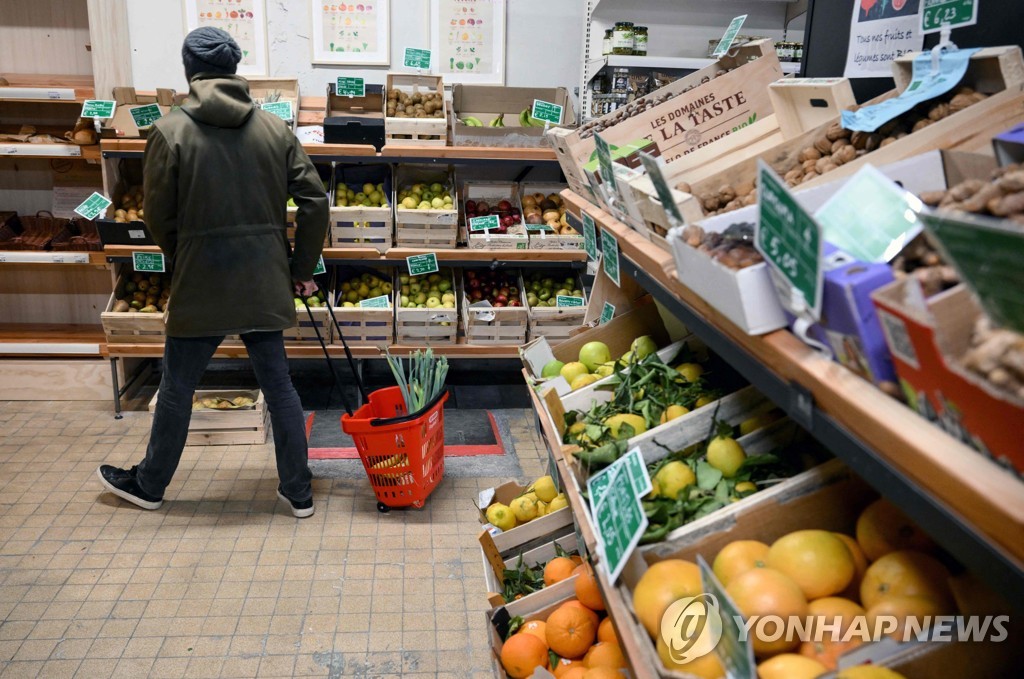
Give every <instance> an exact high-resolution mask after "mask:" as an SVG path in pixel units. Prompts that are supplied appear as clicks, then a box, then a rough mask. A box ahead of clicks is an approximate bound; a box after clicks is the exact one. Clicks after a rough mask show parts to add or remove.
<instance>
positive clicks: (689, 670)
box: [658, 634, 725, 679]
mask: <svg viewBox="0 0 1024 679" xmlns="http://www.w3.org/2000/svg"><path fill="white" fill-rule="evenodd" d="M658 657H659V658H661V664H662V665H664V666H665V668H666V669H669V670H678V671H680V672H684V673H686V674H689V675H693V676H695V677H700V678H701V679H724V678H725V668H724V667H722V661H721V660H719V659H718V655H716V654H715V653H714V652H712V653H708V654H707V655H702V656H701V657H699V658H694V659H693V660H691V661H690V662H686V663H677V662H676V661H675V660H673V659H672V655H671V654H670V653H669V648H668V644H666V643H665V639H664V638H662V636H661V635H660V634H659V635H658Z"/></svg>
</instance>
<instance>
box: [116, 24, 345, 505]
mask: <svg viewBox="0 0 1024 679" xmlns="http://www.w3.org/2000/svg"><path fill="white" fill-rule="evenodd" d="M241 57H242V52H241V50H240V49H239V47H238V45H237V44H236V43H235V41H234V40H233V39H232V38H231V36H230V35H229V34H228V33H226V32H225V31H222V30H220V29H217V28H211V27H204V28H200V29H197V30H195V31H192V32H191V33H189V34H188V36H187V37H186V38H185V44H184V46H183V48H182V59H183V61H184V64H185V75H186V76H187V77H188V79H189V88H190V89H189V95H188V99H187V101H186V102H185V104H184V105H182V107H181V109H180V110H176V111H172V112H171V113H169V114H168V115H166V116H164V117H163V118H161V119H160V120H158V121H157V122H156V123H155V124H154V125H153V129H152V130H151V132H150V134H149V137H148V140H147V143H146V155H145V169H144V177H145V180H144V181H145V187H144V188H145V196H146V225H147V226H148V227H149V230H150V232H151V233H152V234H153V238H154V239H155V240H156V242H157V244H159V246H160V249H161V250H163V252H164V255H165V256H166V258H167V262H168V265H169V270H170V271H172V272H173V273H172V282H171V296H170V305H169V309H168V318H167V342H166V345H165V348H164V363H163V377H162V378H161V380H160V392H159V398H158V399H157V407H156V413H155V414H154V416H153V428H152V432H151V435H150V441H149V446H148V448H147V449H146V457H145V459H144V460H143V461H142V462H140V463H139V464H138V465H137V466H134V467H132V468H131V469H120V468H118V467H114V466H111V465H102V466H101V467H100V468H99V469H98V474H99V477H100V481H101V482H102V483H103V485H104V487H106V489H107V490H109V491H110V492H112V493H114V494H115V495H117V496H119V497H121V498H123V499H125V500H127V501H129V502H132V503H134V504H136V505H138V506H140V507H143V508H145V509H158V508H159V507H160V505H161V504H162V502H163V496H164V489H165V488H166V487H167V485H168V484H169V483H170V482H171V477H172V476H173V475H174V471H175V469H176V468H177V466H178V461H179V460H180V459H181V452H182V449H183V448H184V446H185V438H186V436H187V434H188V425H189V420H190V418H191V413H192V395H193V393H194V391H195V389H196V387H197V386H198V384H199V381H200V378H201V377H202V375H203V373H204V372H205V371H206V367H207V364H208V363H209V361H210V359H211V358H212V357H213V353H214V351H216V349H217V347H218V345H220V343H221V341H222V340H223V339H224V337H225V336H226V335H234V334H239V335H241V337H242V341H243V342H244V343H245V347H246V351H247V353H248V354H249V358H250V360H251V361H252V367H253V371H254V372H255V373H256V379H257V380H258V381H259V384H260V387H261V388H262V389H263V393H264V396H265V398H266V401H267V406H268V408H269V409H270V419H271V423H272V425H273V432H274V446H275V448H276V456H277V473H278V477H279V479H280V485H279V486H278V490H277V494H278V496H279V497H280V498H281V499H282V500H283V501H285V502H287V503H288V505H289V506H290V508H291V510H292V513H293V514H294V515H295V516H296V517H306V516H311V515H312V514H313V500H312V497H313V494H312V487H311V485H310V481H311V478H312V474H311V473H310V471H309V465H308V450H307V447H306V436H305V423H304V420H303V414H302V405H301V403H300V402H299V397H298V394H296V392H295V387H294V385H293V384H292V381H291V377H290V376H289V374H288V360H287V357H286V355H285V349H284V339H283V335H282V331H283V330H285V329H286V328H289V327H291V326H292V325H294V324H295V313H296V312H295V303H294V300H293V294H294V295H302V296H306V295H310V294H312V293H313V292H314V291H315V285H314V283H313V280H312V279H313V269H314V268H315V267H316V264H317V260H318V259H319V257H320V254H321V251H322V248H323V241H324V236H325V235H326V231H327V224H328V203H327V194H326V192H325V190H324V186H323V183H322V182H321V180H320V177H319V175H318V174H317V172H316V169H315V168H314V167H313V164H312V163H311V162H310V160H309V157H308V156H307V155H306V153H305V151H303V149H302V146H301V145H300V144H299V142H298V141H297V140H296V138H295V135H294V134H293V133H292V130H291V129H290V128H289V126H288V125H287V124H286V123H285V122H284V121H283V120H281V119H280V118H277V117H275V116H273V115H271V114H269V113H267V112H265V111H263V110H261V109H260V108H259V107H257V106H256V105H254V104H253V101H252V98H251V97H250V96H249V85H248V83H247V82H246V80H245V79H244V78H241V77H238V76H236V75H234V73H235V72H236V69H237V65H238V62H239V61H240V59H241ZM289 196H291V197H292V198H294V200H295V204H296V205H297V206H298V214H297V216H296V222H297V229H296V233H295V249H294V252H290V251H289V250H290V248H289V245H288V240H287V238H286V236H285V226H284V225H285V210H286V206H287V202H288V197H289Z"/></svg>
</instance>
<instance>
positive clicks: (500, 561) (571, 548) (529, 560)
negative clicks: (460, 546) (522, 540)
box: [479, 519, 583, 607]
mask: <svg viewBox="0 0 1024 679" xmlns="http://www.w3.org/2000/svg"><path fill="white" fill-rule="evenodd" d="M535 520H536V519H535ZM548 537H552V536H548ZM479 542H480V551H481V552H482V554H483V561H484V583H485V584H486V585H487V601H488V603H490V605H491V606H494V607H497V606H504V605H505V604H506V603H510V602H506V601H505V598H504V596H502V592H503V590H504V571H505V569H506V568H507V569H509V570H515V569H516V568H517V566H518V565H519V563H520V559H522V563H523V565H524V566H527V567H529V568H536V567H538V566H539V567H540V570H543V568H544V565H545V564H546V563H547V562H549V561H551V560H552V559H554V558H555V557H556V556H557V555H558V551H557V549H558V548H561V549H562V550H563V551H564V552H566V553H572V552H579V551H581V550H583V545H578V544H577V540H576V533H575V532H573V530H572V525H571V524H570V525H568V526H564V527H562V528H561V529H559V531H557V532H556V534H555V535H554V537H553V538H552V539H551V540H550V541H549V542H545V543H544V544H542V545H540V546H539V547H525V546H524V547H519V548H514V549H512V550H510V553H508V556H507V557H504V558H503V557H502V556H501V554H500V553H499V552H498V547H497V545H495V543H494V538H493V537H492V536H491V534H490V533H488V532H487V531H481V532H480V537H479ZM556 545H557V547H556ZM575 587H576V576H575V575H572V576H570V577H568V578H566V579H565V580H562V581H561V582H558V583H556V584H554V585H552V586H550V587H544V588H543V589H541V590H538V591H536V592H532V593H530V594H527V595H525V596H522V597H521V598H519V599H516V601H522V600H523V599H529V598H531V597H536V596H537V595H539V594H541V593H542V592H545V593H547V596H551V595H552V590H555V589H556V588H558V589H561V590H565V593H566V594H572V593H573V592H575Z"/></svg>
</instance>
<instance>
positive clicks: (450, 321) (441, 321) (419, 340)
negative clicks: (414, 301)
mask: <svg viewBox="0 0 1024 679" xmlns="http://www.w3.org/2000/svg"><path fill="white" fill-rule="evenodd" d="M434 275H439V276H444V277H445V278H446V279H447V280H448V281H450V282H451V288H450V289H451V290H452V291H455V289H456V287H455V278H454V276H453V273H452V270H451V269H441V270H440V271H439V272H437V274H423V276H410V277H409V279H410V280H413V281H415V280H416V279H420V278H424V277H427V276H434ZM405 276H408V274H405V273H397V274H395V290H396V291H399V292H400V291H401V289H402V278H403V277H405ZM457 297H458V295H457V294H456V298H457ZM457 306H458V304H456V307H457ZM458 333H459V311H458V309H457V308H456V309H444V308H441V307H437V308H434V309H418V308H416V309H406V308H404V307H402V306H401V304H395V342H396V343H397V344H408V345H412V346H423V345H425V344H432V345H438V344H455V343H456V341H457V340H458Z"/></svg>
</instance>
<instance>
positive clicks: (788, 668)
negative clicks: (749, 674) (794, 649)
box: [757, 653, 828, 679]
mask: <svg viewBox="0 0 1024 679" xmlns="http://www.w3.org/2000/svg"><path fill="white" fill-rule="evenodd" d="M827 671H828V670H827V669H826V667H825V666H824V665H822V664H821V663H820V662H818V661H817V660H813V659H811V658H807V657H805V656H802V655H797V654H795V653H783V654H781V655H777V656H774V657H772V658H768V659H767V660H765V661H764V662H762V663H760V664H759V665H758V666H757V679H815V677H817V676H819V675H822V674H825V673H826V672H827Z"/></svg>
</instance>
